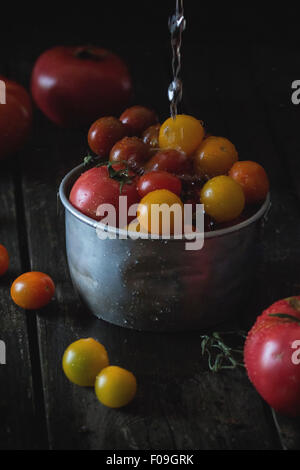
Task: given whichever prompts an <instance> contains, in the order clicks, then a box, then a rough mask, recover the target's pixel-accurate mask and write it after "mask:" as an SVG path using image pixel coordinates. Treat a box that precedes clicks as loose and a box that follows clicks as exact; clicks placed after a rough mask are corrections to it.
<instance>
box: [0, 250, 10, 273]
mask: <svg viewBox="0 0 300 470" xmlns="http://www.w3.org/2000/svg"><path fill="white" fill-rule="evenodd" d="M8 266H9V256H8V252H7V249H6V248H5V246H3V245H0V276H3V274H5V273H6V271H7V270H8Z"/></svg>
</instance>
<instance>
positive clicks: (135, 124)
mask: <svg viewBox="0 0 300 470" xmlns="http://www.w3.org/2000/svg"><path fill="white" fill-rule="evenodd" d="M120 121H121V122H122V123H123V124H124V125H125V126H126V128H127V131H128V132H129V134H130V135H136V136H140V135H141V134H142V133H143V132H144V131H145V130H146V129H147V127H149V126H152V125H153V124H155V123H157V121H158V119H157V116H156V114H155V112H154V111H152V109H148V108H145V107H144V106H132V107H131V108H128V109H126V110H125V111H124V112H123V113H122V114H121V116H120Z"/></svg>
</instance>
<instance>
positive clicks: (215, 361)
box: [200, 331, 246, 372]
mask: <svg viewBox="0 0 300 470" xmlns="http://www.w3.org/2000/svg"><path fill="white" fill-rule="evenodd" d="M224 335H228V336H231V337H233V338H235V339H236V338H237V337H239V338H240V339H241V338H242V339H245V338H246V335H245V332H244V331H226V332H223V333H219V332H216V331H215V332H213V333H212V335H211V336H209V335H202V336H200V338H201V353H202V356H205V355H206V356H207V358H208V367H209V369H210V370H211V371H212V372H219V371H220V370H222V369H235V368H236V367H243V368H244V367H245V366H244V363H243V361H242V360H241V358H242V357H243V353H244V351H243V348H241V347H240V345H238V346H236V347H231V346H228V345H227V344H226V343H225V341H224V339H223V336H224Z"/></svg>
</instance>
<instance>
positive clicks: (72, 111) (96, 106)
mask: <svg viewBox="0 0 300 470" xmlns="http://www.w3.org/2000/svg"><path fill="white" fill-rule="evenodd" d="M31 90H32V95H33V98H34V100H35V102H36V104H37V106H38V107H39V108H40V109H41V110H42V111H43V113H44V114H45V115H46V116H47V117H48V118H49V119H51V121H53V122H55V123H56V124H58V125H59V126H63V127H74V126H75V127H78V126H85V125H90V124H91V123H92V122H93V121H95V119H97V118H99V117H101V116H109V115H116V114H119V113H120V112H121V111H122V110H123V109H124V108H125V106H127V105H128V102H129V101H130V99H131V96H132V81H131V77H130V74H129V72H128V69H127V66H126V64H125V63H124V62H123V60H122V59H121V58H120V57H118V56H117V55H116V54H113V53H112V52H110V51H108V50H106V49H102V48H100V47H93V46H78V47H67V46H58V47H54V48H52V49H49V50H47V51H45V52H44V53H43V54H42V55H41V56H40V57H39V58H38V59H37V61H36V63H35V65H34V68H33V72H32V77H31Z"/></svg>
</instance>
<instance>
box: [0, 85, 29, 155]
mask: <svg viewBox="0 0 300 470" xmlns="http://www.w3.org/2000/svg"><path fill="white" fill-rule="evenodd" d="M0 79H1V80H2V81H4V83H5V95H6V103H5V104H0V136H1V138H0V159H1V158H5V157H7V156H9V155H13V154H14V153H16V152H17V151H19V150H20V149H21V148H22V147H23V145H24V144H25V142H26V140H27V138H28V136H29V133H30V130H31V124H32V105H31V99H30V96H29V94H28V93H27V91H26V90H25V88H23V87H22V86H21V85H19V84H18V83H16V82H13V81H11V80H8V79H7V78H5V77H2V76H0Z"/></svg>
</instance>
